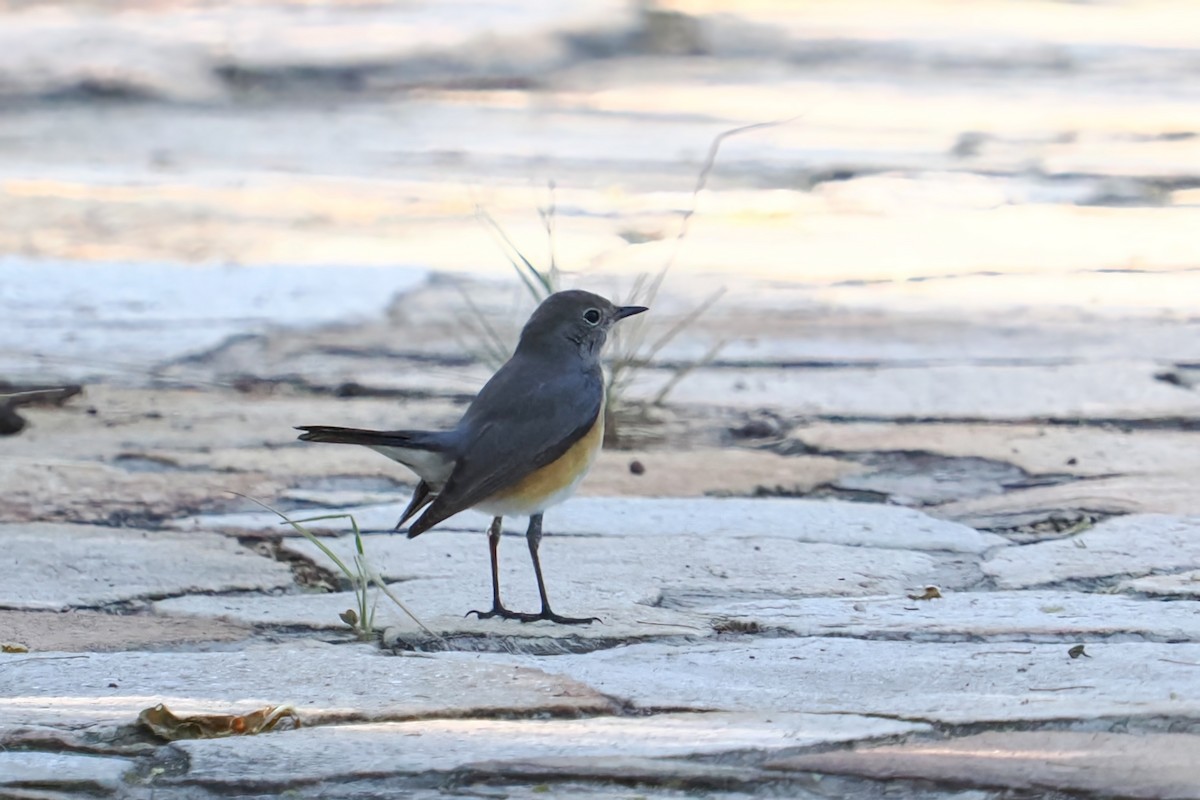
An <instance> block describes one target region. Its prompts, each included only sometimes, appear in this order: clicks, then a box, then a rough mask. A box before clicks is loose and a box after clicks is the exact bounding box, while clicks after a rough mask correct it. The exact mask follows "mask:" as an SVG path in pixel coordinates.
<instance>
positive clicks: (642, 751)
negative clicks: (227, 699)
mask: <svg viewBox="0 0 1200 800" xmlns="http://www.w3.org/2000/svg"><path fill="white" fill-rule="evenodd" d="M923 730H927V726H925V725H922V724H920V723H912V722H903V721H899V720H886V719H873V718H867V717H860V716H854V715H844V716H838V715H819V714H793V713H763V712H753V713H732V714H720V713H718V714H692V713H676V714H658V715H652V716H631V717H594V718H589V719H553V720H530V719H515V720H488V719H429V720H417V721H412V722H391V723H376V724H365V725H364V724H356V725H341V726H336V727H325V728H306V729H300V730H295V731H286V732H281V733H273V734H268V735H263V736H254V737H246V738H243V739H240V740H238V741H234V740H232V739H211V740H196V741H185V742H176V743H174V744H172V745H171V746H170V749H171V750H177V751H181V752H182V753H184V754H186V755H187V761H188V769H187V772H186V773H185V774H184V775H183V776H181V780H184V781H187V782H191V783H200V784H206V785H216V786H221V785H226V786H228V785H244V784H245V783H246V782H247V781H249V780H253V781H254V783H256V784H259V785H262V784H268V785H271V786H286V785H290V784H292V783H296V782H307V781H316V780H321V779H326V778H335V777H337V778H343V779H344V778H346V777H354V776H360V775H361V776H366V775H376V776H380V775H406V774H421V773H429V772H434V773H437V772H449V771H454V770H463V769H471V771H472V772H474V773H477V774H478V773H487V772H496V773H503V772H504V771H505V770H506V769H508V767H507V766H506V765H507V764H510V763H514V762H516V763H520V764H524V765H529V764H535V765H536V764H545V766H546V768H547V769H551V768H554V767H556V765H558V763H559V760H560V759H565V758H574V759H592V758H614V757H636V758H638V759H639V760H641V762H642V765H643V768H644V769H647V768H648V767H647V766H646V765H647V764H648V762H649V761H650V759H662V760H661V761H659V762H658V769H657V771H658V774H659V775H660V776H662V777H664V778H666V777H670V776H671V775H672V774H673V772H674V771H675V770H677V769H678V763H677V762H675V761H674V760H669V759H677V758H684V757H688V756H697V755H714V754H720V753H734V752H739V751H746V750H754V751H760V752H774V751H780V750H787V749H791V748H797V747H806V746H812V745H820V744H833V743H837V742H845V741H856V740H862V739H871V738H877V737H885V736H897V735H902V734H907V733H915V732H920V731H923ZM167 758H170V756H167Z"/></svg>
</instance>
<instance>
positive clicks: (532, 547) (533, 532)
mask: <svg viewBox="0 0 1200 800" xmlns="http://www.w3.org/2000/svg"><path fill="white" fill-rule="evenodd" d="M525 541H526V542H527V543H528V544H529V557H530V558H532V559H533V574H534V575H536V576H537V585H538V595H539V596H540V597H541V598H542V612H541V613H540V614H522V615H521V621H522V622H534V621H536V620H539V619H548V620H550V621H551V622H557V623H558V624H560V625H590V624H591V623H593V622H599V621H600V618H599V617H563V616H559V615H558V614H555V613H554V611H552V610H551V609H550V598H548V597H547V596H546V581H545V579H543V578H542V562H541V560H540V559H539V558H538V546H539V545H540V544H541V543H542V515H541V514H534V515H533V516H531V517H530V518H529V530H527V531H526V532H525Z"/></svg>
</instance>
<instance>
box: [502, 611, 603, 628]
mask: <svg viewBox="0 0 1200 800" xmlns="http://www.w3.org/2000/svg"><path fill="white" fill-rule="evenodd" d="M540 619H544V620H549V621H550V622H555V623H557V624H559V625H591V624H592V623H593V622H600V618H599V617H564V616H561V615H559V614H555V613H554V612H553V611H551V610H550V609H548V608H543V609H542V613H540V614H525V615H524V616H523V617H522V619H521V622H537V621H538V620H540Z"/></svg>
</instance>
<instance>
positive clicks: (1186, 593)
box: [1117, 569, 1200, 600]
mask: <svg viewBox="0 0 1200 800" xmlns="http://www.w3.org/2000/svg"><path fill="white" fill-rule="evenodd" d="M1117 588H1118V589H1120V590H1121V591H1123V592H1142V593H1144V594H1157V595H1165V596H1170V597H1191V598H1193V599H1197V600H1200V569H1191V570H1187V571H1186V572H1176V573H1173V574H1171V575H1147V576H1145V577H1144V578H1134V579H1133V580H1128V581H1121V582H1120V583H1119V584H1117Z"/></svg>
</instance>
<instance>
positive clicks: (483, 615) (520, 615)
mask: <svg viewBox="0 0 1200 800" xmlns="http://www.w3.org/2000/svg"><path fill="white" fill-rule="evenodd" d="M472 614H474V615H475V616H476V617H477V618H478V619H492V618H493V617H499V618H500V619H515V620H519V621H520V622H538V621H540V620H546V621H548V622H554V623H557V624H558V625H591V624H592V623H593V622H599V621H600V618H599V617H564V616H562V615H560V614H555V613H554V612H553V611H551V610H550V609H549V608H543V609H542V610H541V613H538V614H529V613H524V612H521V611H510V610H508V609H507V608H505V607H504V606H501V605H494V606H492V610H491V611H476V610H472V611H468V612H467V613H466V614H465V616H468V617H469V616H471V615H472Z"/></svg>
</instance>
